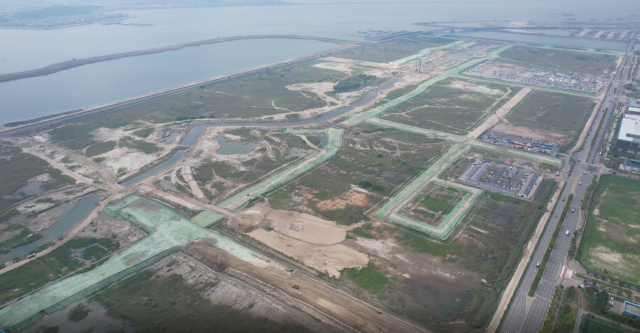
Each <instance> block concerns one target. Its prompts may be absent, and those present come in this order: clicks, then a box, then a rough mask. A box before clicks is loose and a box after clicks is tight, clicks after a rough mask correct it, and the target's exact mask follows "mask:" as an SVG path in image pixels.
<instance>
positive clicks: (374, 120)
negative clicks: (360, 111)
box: [365, 118, 467, 142]
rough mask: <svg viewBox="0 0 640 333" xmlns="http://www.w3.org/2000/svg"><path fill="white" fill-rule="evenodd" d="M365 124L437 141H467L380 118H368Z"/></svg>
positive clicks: (443, 133) (452, 135)
mask: <svg viewBox="0 0 640 333" xmlns="http://www.w3.org/2000/svg"><path fill="white" fill-rule="evenodd" d="M365 122H367V123H369V124H372V125H378V126H382V127H388V128H395V129H398V130H401V131H405V132H410V133H414V134H422V135H425V136H427V137H430V138H438V139H442V140H445V141H451V142H461V141H464V140H466V139H467V138H466V137H464V136H460V135H455V134H449V133H445V132H439V131H434V130H430V129H426V128H421V127H415V126H410V125H405V124H401V123H396V122H393V121H388V120H384V119H380V118H369V119H367V120H365Z"/></svg>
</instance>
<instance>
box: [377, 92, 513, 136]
mask: <svg viewBox="0 0 640 333" xmlns="http://www.w3.org/2000/svg"><path fill="white" fill-rule="evenodd" d="M451 83H452V81H450V80H443V81H440V82H438V83H436V84H434V85H433V86H431V87H429V88H428V89H427V90H425V91H424V92H423V93H421V94H420V95H418V96H416V97H414V98H412V99H409V100H408V101H406V102H404V103H401V104H399V105H398V106H396V107H395V108H393V109H391V110H389V111H387V112H386V113H384V114H382V115H381V116H380V117H381V118H383V119H386V120H390V121H394V122H398V123H402V124H407V125H412V126H418V127H422V128H428V129H432V130H436V131H442V132H447V133H453V134H466V133H468V132H469V131H470V130H471V129H472V128H473V126H474V125H476V124H477V123H478V122H479V121H480V120H481V119H483V118H484V117H485V116H486V115H487V114H488V109H489V108H490V107H491V106H492V105H493V103H494V102H495V101H496V100H497V99H499V98H500V97H502V96H503V95H504V93H505V92H506V91H507V89H506V86H501V85H490V86H487V85H476V84H473V83H466V84H469V85H470V86H472V87H475V88H478V89H484V90H486V91H488V92H491V93H481V92H476V91H470V90H466V89H460V88H458V87H454V86H452V85H451ZM487 88H489V89H491V90H489V89H487Z"/></svg>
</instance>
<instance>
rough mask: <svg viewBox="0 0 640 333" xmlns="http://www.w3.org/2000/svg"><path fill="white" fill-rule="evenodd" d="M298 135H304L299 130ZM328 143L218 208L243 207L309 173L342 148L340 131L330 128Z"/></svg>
mask: <svg viewBox="0 0 640 333" xmlns="http://www.w3.org/2000/svg"><path fill="white" fill-rule="evenodd" d="M300 133H304V130H301V131H300ZM328 133H329V143H328V144H327V148H326V149H325V150H324V151H322V152H320V153H319V154H316V155H313V156H312V157H310V158H307V159H305V160H303V161H301V162H299V163H296V164H294V165H293V166H291V167H289V168H287V169H285V170H283V171H282V172H280V173H278V174H276V175H273V176H271V177H269V178H267V179H265V180H263V181H261V182H259V183H257V184H255V185H253V186H251V187H249V188H247V189H245V190H243V191H242V192H240V193H238V194H236V195H234V196H233V197H231V198H229V199H227V200H225V201H223V202H222V203H221V204H220V206H221V207H224V208H227V209H229V210H231V211H234V210H237V209H239V208H242V207H244V206H245V205H246V204H247V203H249V202H251V201H253V200H255V199H256V198H259V197H260V196H261V195H263V194H264V193H267V192H270V191H273V190H275V189H276V188H278V187H279V186H280V185H282V184H284V183H287V182H289V181H291V180H293V179H295V178H297V177H299V176H300V175H302V174H304V173H306V172H308V171H310V170H311V169H313V168H315V167H316V166H318V165H319V164H321V163H323V162H325V161H327V160H328V159H330V158H331V157H332V156H333V155H335V153H336V152H337V151H338V149H340V146H342V133H343V131H342V130H339V129H335V128H330V129H329V130H328Z"/></svg>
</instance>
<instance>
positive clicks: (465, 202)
mask: <svg viewBox="0 0 640 333" xmlns="http://www.w3.org/2000/svg"><path fill="white" fill-rule="evenodd" d="M430 184H438V185H441V186H448V187H452V188H455V189H458V190H461V191H464V192H465V194H464V196H463V197H462V198H461V199H460V202H458V204H456V206H455V207H453V209H452V210H451V211H450V212H449V213H448V214H447V216H445V217H444V219H442V221H440V223H439V224H438V225H437V226H432V225H430V224H428V223H424V222H422V221H418V220H415V219H412V218H410V217H407V216H404V215H401V214H400V213H398V212H399V211H402V210H403V209H404V208H405V207H406V206H407V204H409V202H411V200H407V202H406V203H405V204H404V205H402V206H401V207H400V208H399V209H398V210H397V211H396V212H393V213H392V214H391V215H390V216H389V217H388V220H389V221H391V222H393V223H395V224H397V225H401V226H403V227H405V228H408V229H412V230H415V231H418V232H421V233H424V234H427V235H429V236H431V237H433V238H437V239H439V240H442V241H445V240H447V239H448V238H449V236H451V233H452V232H453V230H455V228H456V227H457V226H458V225H459V224H460V222H461V221H462V220H463V219H464V217H465V216H467V213H469V211H471V209H472V208H473V207H474V206H475V205H476V202H478V200H479V199H480V198H481V197H482V195H483V194H484V191H483V190H477V191H476V192H475V193H474V192H473V191H472V190H470V189H469V188H468V187H465V186H459V185H458V184H455V183H445V182H441V181H438V180H433V181H430V182H429V183H428V184H427V185H426V186H429V185H430ZM426 186H425V187H426ZM416 194H417V193H416ZM410 199H413V197H411V198H410Z"/></svg>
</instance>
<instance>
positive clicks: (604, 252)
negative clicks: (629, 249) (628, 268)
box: [591, 246, 623, 264]
mask: <svg viewBox="0 0 640 333" xmlns="http://www.w3.org/2000/svg"><path fill="white" fill-rule="evenodd" d="M591 255H592V256H593V257H594V258H598V259H600V260H601V261H603V262H606V263H609V264H611V263H620V262H622V260H623V258H622V254H620V253H617V252H613V251H612V250H611V249H609V248H608V247H604V246H598V247H596V248H595V249H592V250H591Z"/></svg>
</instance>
